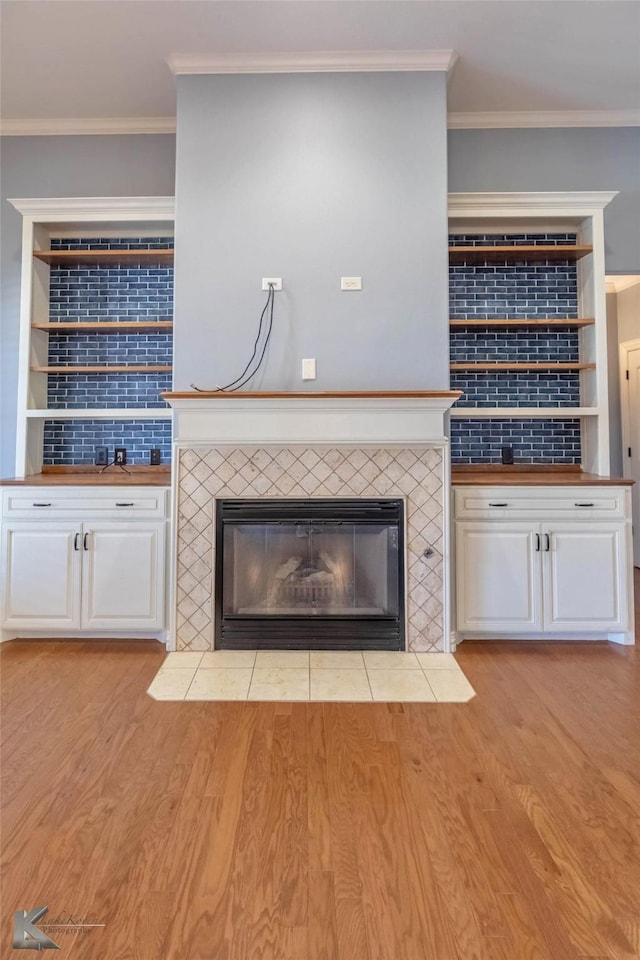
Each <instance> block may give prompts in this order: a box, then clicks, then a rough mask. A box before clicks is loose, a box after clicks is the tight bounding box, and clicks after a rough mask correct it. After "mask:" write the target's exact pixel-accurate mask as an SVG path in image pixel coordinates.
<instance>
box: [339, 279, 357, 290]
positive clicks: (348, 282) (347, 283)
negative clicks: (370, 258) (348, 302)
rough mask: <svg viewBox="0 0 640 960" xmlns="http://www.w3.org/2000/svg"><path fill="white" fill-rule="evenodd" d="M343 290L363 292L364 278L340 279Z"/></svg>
mask: <svg viewBox="0 0 640 960" xmlns="http://www.w3.org/2000/svg"><path fill="white" fill-rule="evenodd" d="M340 289H341V290H362V277H340Z"/></svg>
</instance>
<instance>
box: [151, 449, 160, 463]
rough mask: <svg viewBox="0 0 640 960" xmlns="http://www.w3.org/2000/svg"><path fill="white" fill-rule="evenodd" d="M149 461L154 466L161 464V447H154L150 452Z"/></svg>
mask: <svg viewBox="0 0 640 960" xmlns="http://www.w3.org/2000/svg"><path fill="white" fill-rule="evenodd" d="M149 463H150V464H151V466H152V467H157V466H159V465H160V447H152V448H151V453H150V454H149Z"/></svg>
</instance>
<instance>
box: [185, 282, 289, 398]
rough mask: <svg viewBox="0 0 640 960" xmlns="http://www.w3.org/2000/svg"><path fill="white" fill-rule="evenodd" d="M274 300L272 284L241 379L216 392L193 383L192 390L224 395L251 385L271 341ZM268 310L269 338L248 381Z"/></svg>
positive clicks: (217, 389)
mask: <svg viewBox="0 0 640 960" xmlns="http://www.w3.org/2000/svg"><path fill="white" fill-rule="evenodd" d="M274 300H275V293H274V286H273V284H272V283H270V284H269V292H268V294H267V302H266V303H265V305H264V308H263V310H262V313H261V314H260V323H259V324H258V333H257V335H256V339H255V342H254V344H253V353H252V354H251V357H250V358H249V362H248V363H247V365H246V367H245V368H244V370H243V371H242V373H241V374H240V376H239V377H236V379H235V380H232V381H231V382H230V383H227V384H225V386H224V387H220V386H216V387H215V389H214V390H207V389H206V388H205V387H196V385H195V383H192V384H191V388H192V389H193V390H197V391H198V393H223V392H225V391H229V392H230V393H234V392H235V391H236V390H240V388H241V387H243V386H245V384H247V383H249V381H250V380H251V379H252V378H253V377H255V375H256V373H257V372H258V370H259V369H260V366H261V364H262V361H263V360H264V355H265V353H266V350H267V346H268V345H269V339H270V337H271V329H272V327H273V304H274ZM267 310H269V325H268V330H267V337H266V340H265V344H264V347H263V349H262V353H261V354H260V359H259V360H258V365H257V367H256V368H255V370H254V371H253V373H250V374H249V376H248V377H246V379H243V377H245V374H246V373H247V371H248V369H249V367H250V366H251V364H252V363H253V360H254V358H255V355H256V353H257V352H258V344H259V342H260V337H261V335H262V324H263V322H264V317H265V314H266V312H267ZM236 384H237V386H236Z"/></svg>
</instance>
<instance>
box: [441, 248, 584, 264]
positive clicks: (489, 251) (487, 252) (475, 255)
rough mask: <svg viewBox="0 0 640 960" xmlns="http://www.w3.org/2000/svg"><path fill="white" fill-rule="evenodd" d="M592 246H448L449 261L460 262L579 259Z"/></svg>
mask: <svg viewBox="0 0 640 960" xmlns="http://www.w3.org/2000/svg"><path fill="white" fill-rule="evenodd" d="M592 251H593V247H591V246H588V245H586V244H557V245H553V246H550V245H547V244H544V245H543V244H540V245H537V246H536V245H528V244H522V245H521V246H496V247H489V246H486V247H449V261H450V262H451V263H461V262H462V261H464V260H473V261H475V262H476V263H478V262H480V261H485V260H510V261H514V260H528V261H536V260H580V259H581V258H582V257H586V256H587V254H589V253H592Z"/></svg>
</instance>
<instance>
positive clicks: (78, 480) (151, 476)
mask: <svg viewBox="0 0 640 960" xmlns="http://www.w3.org/2000/svg"><path fill="white" fill-rule="evenodd" d="M100 469H101V468H100V467H98V468H96V469H93V468H89V469H85V470H78V471H75V472H71V471H61V472H57V471H52V472H51V473H48V472H45V473H33V474H31V476H29V477H24V479H18V478H16V477H12V478H8V479H6V480H0V486H25V487H30V486H33V487H38V486H40V487H170V486H171V470H170V468H169V467H156V468H155V469H154V470H144V469H140V468H138V469H136V468H133V469H131V473H125V472H124V470H118V469H115V468H113V467H112V468H110V469H109V470H106V471H105V472H104V473H100V472H99V471H100Z"/></svg>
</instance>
